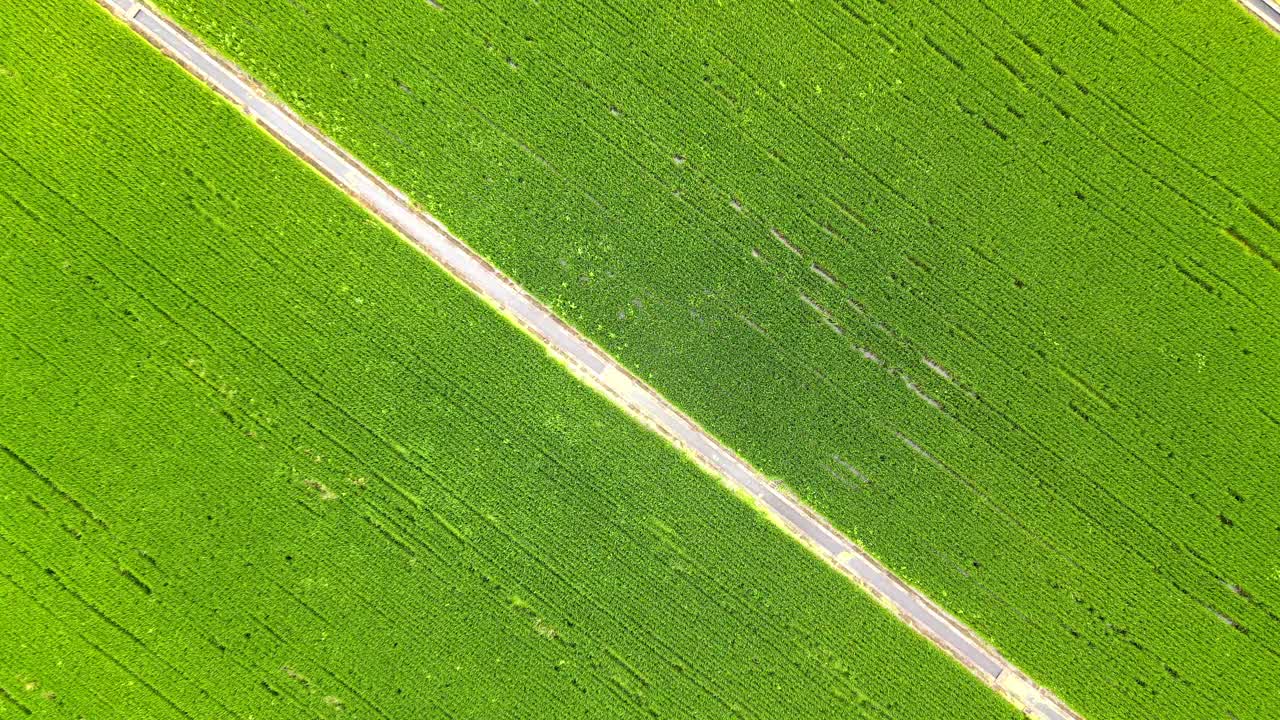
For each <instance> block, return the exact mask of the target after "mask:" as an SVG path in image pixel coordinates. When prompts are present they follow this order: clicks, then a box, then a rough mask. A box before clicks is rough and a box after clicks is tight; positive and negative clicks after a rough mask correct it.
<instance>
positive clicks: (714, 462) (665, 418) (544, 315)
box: [99, 0, 1079, 720]
mask: <svg viewBox="0 0 1280 720" xmlns="http://www.w3.org/2000/svg"><path fill="white" fill-rule="evenodd" d="M99 2H101V3H102V4H103V5H105V6H106V7H107V8H109V9H110V10H111V11H113V12H114V13H115V14H116V15H117V17H119V18H121V19H122V20H124V21H125V23H126V24H128V25H129V26H130V27H131V28H133V29H134V30H135V31H137V32H138V33H139V34H141V35H142V36H143V37H145V38H146V39H147V40H149V41H150V42H151V43H152V44H153V45H155V46H156V47H157V48H159V49H160V50H162V51H163V52H165V53H166V54H167V55H169V56H170V57H171V58H173V59H175V60H176V61H177V62H178V63H180V64H181V65H182V66H184V67H185V68H186V69H187V70H188V71H190V72H191V73H192V74H194V75H195V76H196V77H197V78H198V79H199V80H201V81H202V82H204V83H205V84H207V85H208V86H209V87H211V88H212V89H214V90H215V91H217V92H218V93H219V94H221V95H222V96H224V97H225V98H226V99H227V100H229V101H231V103H232V104H234V105H236V106H238V107H240V108H242V109H243V110H244V112H245V113H246V114H247V115H248V116H249V117H250V118H252V119H254V120H255V121H257V122H258V124H259V125H261V126H262V127H263V128H264V129H265V130H266V131H267V132H269V133H270V134H271V135H273V136H275V137H276V138H277V139H278V140H280V141H281V142H282V143H284V144H285V145H286V146H287V147H289V148H290V149H291V150H292V151H293V152H294V153H295V154H297V155H298V157H300V158H302V159H303V160H305V161H306V162H307V163H309V164H310V165H312V166H313V167H315V168H316V169H317V170H319V171H320V172H321V173H323V174H324V175H326V176H327V177H329V178H330V179H331V180H332V181H333V182H334V183H335V184H336V185H337V186H338V187H339V188H341V189H342V190H343V191H344V192H346V193H347V194H348V195H350V196H351V197H352V198H354V199H355V200H357V201H359V202H360V203H361V204H362V205H364V206H365V207H366V208H368V209H369V210H370V211H371V212H373V213H374V214H376V215H377V216H379V217H380V218H381V219H382V220H384V221H385V222H387V223H388V224H389V225H391V226H392V227H393V228H395V229H396V230H398V231H399V232H400V233H401V234H402V235H403V236H404V237H405V238H407V239H408V240H409V241H411V242H412V243H413V244H415V245H416V246H417V247H418V248H420V249H421V250H422V251H423V252H424V253H426V254H427V255H428V256H429V257H431V258H432V259H433V260H435V261H436V262H437V263H438V264H439V265H440V266H442V267H443V268H444V269H445V270H446V271H448V272H449V273H450V274H452V275H453V276H454V277H456V278H458V279H459V280H460V281H461V282H463V283H465V284H466V285H467V286H468V287H470V288H471V289H472V290H473V291H474V292H475V293H476V294H478V295H479V296H480V297H482V298H483V299H484V300H485V301H487V302H488V303H489V304H491V305H493V306H494V307H495V308H497V309H498V310H499V311H500V312H502V313H503V314H504V315H505V316H507V317H508V318H510V319H511V320H512V321H513V322H515V323H516V324H517V325H519V326H520V327H522V328H524V329H525V330H526V331H527V332H528V333H530V334H531V335H533V336H534V338H536V339H537V340H538V341H540V342H541V343H542V344H543V345H545V346H546V347H547V349H548V350H549V351H550V353H551V354H552V355H553V356H555V357H557V358H559V359H560V360H562V361H563V362H564V363H565V364H566V365H567V366H568V367H569V369H570V370H571V371H572V372H573V373H574V374H575V375H576V376H577V377H579V378H580V379H581V380H582V381H583V382H585V383H586V384H588V385H590V386H591V387H593V388H595V389H596V390H598V391H599V392H601V393H602V394H604V395H605V396H606V397H608V398H609V399H610V400H612V401H613V402H615V403H617V404H618V405H619V406H621V407H622V408H624V409H625V410H626V411H627V412H628V413H629V414H630V415H632V416H633V417H634V418H636V419H637V420H639V421H640V422H642V423H644V424H645V425H646V426H648V427H650V428H652V429H653V430H655V431H657V432H658V433H660V434H661V435H663V436H664V437H666V438H667V439H668V440H669V441H670V442H671V443H673V444H674V445H676V446H677V447H679V448H681V449H682V450H684V451H686V452H688V453H689V454H690V455H691V456H692V457H693V458H694V459H695V460H696V461H697V462H698V464H699V465H701V466H702V467H703V468H704V469H706V470H707V471H708V472H710V473H712V474H713V475H715V476H716V477H718V478H719V479H720V480H721V481H722V482H723V483H724V484H726V485H727V486H729V487H730V488H732V489H735V490H740V491H743V492H745V493H746V494H748V495H749V496H751V497H752V498H753V499H754V501H755V503H756V505H757V506H759V507H760V508H761V509H762V510H764V511H765V512H766V513H767V514H768V515H769V517H770V518H771V519H773V520H774V521H775V522H776V523H778V524H779V525H780V526H781V527H783V528H784V529H786V530H787V531H788V532H789V533H791V534H792V535H793V536H795V537H796V538H797V539H799V540H800V541H802V542H803V543H804V544H806V545H807V546H809V548H810V549H812V550H813V551H814V552H815V553H816V554H817V555H818V556H820V557H822V558H823V559H824V560H826V561H827V562H828V563H830V564H831V565H832V566H833V567H835V568H836V569H838V570H840V571H841V572H842V573H844V574H845V575H847V576H848V577H850V578H852V579H853V580H854V581H855V582H857V583H858V584H859V585H860V586H861V587H862V588H863V589H864V590H866V591H867V592H868V593H870V594H871V596H872V597H874V598H875V599H876V600H877V601H878V602H879V603H880V604H881V605H883V606H884V607H886V608H888V609H889V610H890V611H892V612H893V613H894V614H895V615H897V616H898V617H899V618H901V619H902V620H903V622H906V623H907V624H908V625H910V626H911V627H913V628H915V630H916V631H917V632H919V633H920V634H921V635H923V636H925V637H926V638H927V639H929V640H930V641H932V642H933V643H934V644H935V645H937V646H938V647H939V648H941V649H942V650H943V651H945V652H946V653H947V654H949V655H951V656H952V657H954V658H955V659H956V660H958V661H959V662H960V663H961V664H963V665H964V666H965V667H967V668H969V670H970V671H971V672H972V673H973V674H974V675H975V676H977V677H978V678H979V679H980V680H981V681H982V682H984V683H986V684H987V685H989V686H991V687H992V688H994V689H995V690H997V691H998V692H1000V693H1001V694H1002V695H1004V696H1005V697H1006V698H1008V699H1009V701H1010V702H1012V703H1013V704H1014V705H1015V706H1016V707H1018V708H1020V709H1021V710H1023V711H1024V712H1025V713H1026V714H1027V715H1028V716H1030V717H1032V718H1038V719H1041V720H1072V719H1078V718H1079V716H1078V715H1076V714H1075V713H1074V712H1072V711H1071V710H1070V709H1069V708H1068V707H1067V706H1066V705H1065V704H1064V703H1063V702H1062V701H1061V700H1059V699H1058V698H1056V697H1055V696H1054V695H1052V694H1051V693H1050V692H1048V691H1047V690H1045V689H1043V688H1041V687H1039V686H1038V685H1036V684H1035V683H1034V682H1032V681H1031V679H1030V678H1029V677H1028V676H1027V675H1026V674H1025V673H1023V672H1022V671H1021V670H1019V669H1018V668H1016V667H1014V666H1013V665H1012V664H1011V663H1010V662H1009V661H1008V660H1006V659H1005V658H1004V657H1003V656H1001V655H1000V654H999V653H998V652H996V650H995V649H994V648H991V647H990V646H988V645H987V644H986V643H984V642H983V641H981V640H980V639H979V638H978V637H977V636H976V634H974V632H973V631H972V630H970V629H969V628H968V627H966V626H965V625H964V624H963V623H961V622H960V621H959V620H958V619H956V618H955V617H953V616H952V615H950V614H949V613H947V612H946V611H944V610H943V609H942V608H941V607H939V606H938V605H936V604H934V603H933V602H932V601H931V600H929V599H928V598H926V597H925V596H924V595H922V594H921V593H920V592H918V591H916V590H915V589H914V588H912V587H910V586H909V585H907V584H906V583H905V582H903V581H902V580H900V579H899V578H898V577H897V576H895V575H894V574H893V573H892V572H890V571H889V569H888V568H886V567H884V566H883V565H881V564H880V563H879V562H878V561H876V560H875V559H874V558H872V557H871V556H870V555H868V554H867V553H866V552H865V551H864V550H863V549H862V548H861V547H859V546H858V545H856V544H854V543H853V542H852V541H850V540H849V539H848V538H846V537H845V536H844V535H842V534H840V533H839V532H837V531H836V530H835V529H834V528H832V527H831V526H830V525H829V524H828V523H827V522H826V521H825V520H824V519H823V518H822V517H821V516H820V515H818V514H817V513H815V512H814V511H812V510H810V509H809V508H808V507H807V506H805V505H804V504H803V503H802V502H800V501H799V500H798V499H796V498H795V497H793V496H792V495H791V494H790V493H789V492H787V491H786V490H783V489H780V488H777V487H774V486H773V484H772V483H770V482H769V481H768V480H767V479H766V478H765V477H764V476H763V475H761V474H760V473H759V472H758V471H756V470H755V469H754V468H752V467H751V466H750V465H748V464H747V463H746V462H745V461H743V460H742V458H740V457H738V455H737V454H736V453H734V452H733V451H732V450H730V449H729V448H727V447H726V446H724V445H723V444H721V443H720V442H719V441H718V440H716V439H715V438H714V437H712V436H711V435H710V434H708V433H707V432H706V431H705V430H703V429H702V428H700V427H699V426H698V425H697V424H695V423H694V422H693V421H692V420H690V419H689V418H687V417H686V416H684V415H683V414H682V413H681V412H680V411H679V410H677V409H676V408H675V407H674V406H673V405H671V403H669V402H668V401H667V400H665V399H664V398H663V397H662V396H660V395H658V393H657V392H655V391H654V390H653V389H652V388H650V387H649V386H648V385H646V384H645V383H644V382H643V381H641V380H640V379H638V378H636V377H635V376H633V375H631V373H629V372H627V370H626V369H625V368H623V367H622V365H620V364H619V363H618V362H617V361H616V360H614V359H613V358H612V357H610V356H609V355H608V354H606V353H605V352H604V351H603V350H601V349H600V348H598V347H597V346H596V345H595V344H593V343H592V342H591V341H590V340H588V339H587V338H585V337H584V336H582V335H580V334H579V333H578V332H577V331H575V330H573V329H572V328H570V327H569V326H568V325H567V324H565V323H564V322H563V321H561V320H560V318H558V317H556V315H555V314H554V313H552V312H551V310H549V309H548V308H546V307H545V306H543V305H542V304H541V303H539V302H538V301H537V300H535V299H534V298H533V296H532V295H530V294H529V293H527V292H525V291H524V290H523V289H522V288H520V287H519V286H518V285H516V284H515V283H514V282H512V281H511V280H510V279H509V278H507V277H506V276H505V275H503V274H502V273H501V272H499V271H498V270H497V269H496V268H494V267H493V266H492V265H490V264H489V263H488V262H486V261H485V260H484V259H483V258H481V257H480V256H478V255H476V254H475V253H474V252H472V251H471V249H470V248H468V247H467V246H466V245H464V244H463V243H462V241H460V240H458V239H457V238H455V237H453V236H452V235H450V234H449V233H448V231H447V230H445V229H444V227H443V226H442V225H441V224H440V223H438V222H437V221H436V220H435V219H434V218H432V217H431V216H430V215H428V214H426V213H424V212H422V211H420V210H418V209H416V208H415V207H414V206H413V204H412V202H411V201H410V200H409V199H408V197H406V196H405V195H404V194H403V193H402V192H400V191H399V190H396V189H395V188H393V187H391V186H389V185H388V184H386V183H385V182H383V181H382V180H381V179H380V178H379V177H378V176H377V175H375V174H374V173H373V172H372V171H371V170H369V169H368V168H366V167H365V166H364V165H362V164H361V163H360V162H359V161H357V160H355V159H354V158H352V157H350V156H349V155H347V154H346V153H345V152H344V151H342V150H341V149H339V148H338V147H337V146H336V145H334V144H333V143H332V142H330V141H329V140H328V139H327V138H325V137H324V136H323V135H322V134H320V132H319V131H318V130H316V129H315V128H313V127H311V126H309V125H307V124H306V123H304V122H303V121H302V120H301V119H299V118H298V117H297V116H296V115H294V114H293V112H292V111H290V110H288V109H287V108H286V107H285V106H284V105H283V103H279V102H277V101H274V100H272V99H269V96H268V95H267V94H266V93H265V92H264V91H263V90H262V89H261V88H259V87H258V86H257V85H256V83H254V82H253V81H252V80H251V79H249V78H247V77H246V76H245V75H244V74H243V73H241V72H240V71H239V69H238V68H236V67H235V66H234V65H232V64H231V63H229V62H228V61H226V60H224V59H222V58H220V57H217V56H215V55H214V54H213V53H212V52H210V51H208V50H206V49H204V48H203V47H202V46H200V45H199V44H198V43H197V42H196V41H195V40H194V39H192V38H191V37H190V36H188V35H187V34H186V33H185V32H184V31H183V30H182V29H180V28H179V27H178V26H177V25H175V24H174V23H172V22H171V21H170V20H168V18H166V17H164V16H162V15H160V14H159V13H157V12H155V11H153V10H152V9H150V8H148V7H145V6H143V5H141V4H138V3H136V2H134V1H133V0H99Z"/></svg>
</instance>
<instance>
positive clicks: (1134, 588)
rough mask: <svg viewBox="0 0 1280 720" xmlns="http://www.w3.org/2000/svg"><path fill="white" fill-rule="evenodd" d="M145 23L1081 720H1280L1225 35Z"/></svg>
mask: <svg viewBox="0 0 1280 720" xmlns="http://www.w3.org/2000/svg"><path fill="white" fill-rule="evenodd" d="M1126 1H1127V0H1126ZM160 5H161V6H162V7H164V8H166V9H167V10H169V11H171V12H172V13H173V15H174V16H175V17H176V18H177V19H178V20H180V21H182V22H184V23H185V24H186V25H187V26H188V27H190V28H192V29H193V30H195V31H197V32H198V33H200V34H202V35H203V36H204V37H206V38H207V39H208V40H209V41H210V42H211V43H212V44H213V45H215V46H217V47H218V48H220V49H222V50H223V51H225V52H226V53H228V54H229V55H230V56H232V57H233V58H234V59H236V60H237V61H238V62H240V63H241V64H242V65H243V66H244V67H246V68H247V69H248V70H250V71H251V72H252V73H254V74H255V75H256V76H257V77H259V78H261V79H262V80H263V81H264V82H266V83H268V84H269V85H270V86H271V87H272V88H274V89H275V90H276V91H277V92H278V94H279V95H280V96H281V97H282V98H284V99H285V100H287V101H289V102H291V103H292V104H293V105H294V106H295V107H297V108H298V109H299V110H300V111H302V112H303V113H304V114H305V115H306V116H307V117H308V118H310V119H311V120H313V121H314V122H316V123H317V124H318V125H320V126H321V127H322V128H324V129H325V130H326V131H327V132H329V133H331V134H332V135H333V136H334V137H336V138H337V139H338V140H339V141H340V142H342V143H343V144H345V145H346V146H347V147H348V148H349V149H351V150H353V151H354V152H355V153H356V154H357V155H359V156H360V157H361V158H362V159H364V160H365V161H366V162H368V163H369V164H370V165H371V166H373V167H374V168H375V169H377V170H378V171H379V172H381V173H383V174H384V176H385V177H387V178H389V179H390V180H391V181H392V182H394V183H396V184H397V185H399V186H400V187H402V188H404V189H406V190H407V191H408V192H410V194H411V195H413V196H414V197H415V198H417V199H418V200H419V201H421V202H422V203H423V205H424V206H426V207H427V208H428V209H430V210H431V211H432V212H433V213H435V214H437V215H438V217H440V218H441V219H442V220H444V221H445V222H446V223H447V224H449V226H450V227H451V228H452V229H453V230H454V231H455V232H456V233H457V234H458V235H459V236H460V237H462V238H463V239H464V240H465V241H466V242H468V243H469V244H471V245H472V246H473V247H475V248H476V249H477V250H479V251H480V252H482V253H483V254H485V255H487V256H488V257H490V258H491V259H493V260H494V261H495V262H496V263H497V264H498V265H499V266H500V267H502V268H504V269H505V270H507V271H508V272H509V273H511V274H512V275H513V276H514V277H515V278H517V279H518V280H519V281H520V282H521V283H523V284H525V286H526V287H528V288H529V289H531V290H532V291H534V292H535V293H536V294H538V295H539V296H540V297H541V298H543V299H544V300H546V301H547V302H549V303H550V304H552V305H554V306H555V307H556V308H557V309H558V310H559V311H560V312H561V313H563V314H564V315H565V316H566V317H567V318H569V319H570V320H571V321H573V322H574V323H576V324H577V326H578V327H579V328H581V329H582V330H584V331H586V332H587V333H589V334H591V335H592V336H593V337H594V338H596V339H597V340H599V341H600V342H601V343H602V344H603V345H604V346H606V347H607V348H609V349H610V350H611V351H612V352H614V353H615V354H616V355H617V357H619V358H620V359H622V360H623V361H624V362H626V363H627V364H628V365H629V366H630V367H631V368H633V369H634V370H636V371H637V372H639V373H640V374H642V375H643V376H644V377H646V378H647V379H648V380H650V381H651V382H652V384H654V385H655V386H656V387H657V388H659V389H660V390H661V391H663V392H664V393H665V394H666V395H667V396H668V397H669V398H671V399H672V400H673V401H674V402H676V403H677V404H679V405H680V406H681V407H683V408H684V409H685V410H687V411H688V412H690V413H691V414H692V415H693V416H694V417H695V418H697V419H699V420H700V421H701V422H702V423H703V424H704V425H705V426H707V427H708V428H709V429H711V430H712V431H713V432H715V433H716V434H718V435H719V436H720V437H721V438H722V439H724V440H725V441H726V442H728V443H729V444H731V445H733V446H734V447H736V448H737V449H739V451H740V452H742V453H743V454H744V455H745V456H746V457H747V458H748V459H750V460H751V461H753V462H754V463H755V464H756V465H757V466H759V467H760V468H762V469H763V470H764V471H765V472H767V473H769V474H770V475H773V476H776V477H779V478H782V479H783V480H785V481H786V482H787V483H788V484H789V485H790V486H791V487H792V488H794V489H795V490H796V491H797V492H798V493H799V494H801V495H802V496H803V497H804V498H805V499H807V500H808V501H809V502H811V503H812V504H813V505H814V506H815V507H816V508H818V509H819V510H820V511H821V512H823V513H825V514H826V515H827V516H828V517H829V518H831V519H832V521H833V522H835V523H836V524H837V525H838V526H840V527H841V528H843V529H844V530H845V531H847V532H848V533H849V534H850V535H851V536H853V537H855V538H857V539H859V540H861V541H862V542H863V543H864V544H865V545H866V546H867V547H868V548H870V549H871V550H872V551H873V552H874V553H876V554H877V555H878V556H879V557H881V558H882V559H884V560H885V561H886V562H887V563H888V564H889V565H890V566H892V567H893V568H895V569H897V570H899V571H901V573H902V574H903V575H904V576H905V577H907V578H909V579H911V580H912V581H914V582H916V583H918V584H919V585H920V586H921V587H922V588H924V589H925V590H926V591H927V592H928V593H929V594H930V595H932V596H933V597H935V598H936V599H938V600H939V601H941V602H942V603H944V604H945V605H947V606H948V607H949V608H951V609H952V610H953V611H955V612H956V613H958V614H960V615H961V616H962V617H963V618H965V619H966V620H967V621H968V622H970V623H971V624H972V625H973V626H975V627H976V628H978V629H979V630H980V631H981V632H983V633H984V634H985V635H987V636H988V637H989V638H991V639H992V640H993V641H994V642H995V643H996V644H998V645H999V646H1000V647H1001V648H1002V649H1004V650H1005V651H1006V652H1007V653H1008V654H1009V656H1010V657H1011V658H1012V659H1013V660H1014V661H1015V662H1017V663H1019V664H1021V665H1022V666H1023V667H1024V668H1026V669H1027V670H1028V671H1029V672H1030V673H1031V674H1032V675H1033V676H1034V677H1037V678H1039V679H1042V680H1044V681H1045V682H1046V683H1048V684H1049V685H1050V686H1051V687H1053V688H1054V689H1056V690H1058V691H1059V693H1060V694H1061V695H1062V696H1063V697H1064V698H1065V699H1066V700H1067V701H1068V702H1069V703H1070V704H1072V705H1073V706H1074V707H1076V708H1078V709H1079V710H1081V711H1082V712H1083V713H1084V714H1085V715H1087V716H1089V717H1099V718H1103V717H1107V718H1111V717H1114V718H1144V719H1145V718H1153V717H1159V718H1197V719H1198V718H1206V717H1227V716H1231V717H1236V718H1242V719H1243V718H1267V717H1272V716H1273V714H1274V709H1275V708H1276V707H1280V661H1278V659H1277V658H1278V657H1280V616H1278V615H1277V612H1278V611H1277V606H1278V605H1280V560H1278V558H1280V500H1278V499H1277V494H1276V492H1275V491H1276V489H1277V467H1278V466H1280V373H1277V371H1276V368H1277V367H1280V329H1278V327H1277V321H1276V318H1277V316H1278V315H1280V275H1278V274H1277V273H1278V271H1280V182H1278V181H1277V175H1276V173H1277V171H1276V168H1277V166H1280V152H1278V149H1280V73H1277V72H1274V69H1275V68H1276V67H1280V39H1277V37H1275V36H1274V35H1273V34H1271V33H1270V32H1268V31H1267V30H1266V29H1265V28H1264V27H1263V26H1262V25H1261V24H1260V23H1258V22H1257V21H1256V20H1255V19H1253V18H1252V17H1251V16H1249V15H1248V14H1247V13H1246V12H1245V11H1244V10H1243V9H1241V8H1239V7H1237V6H1236V5H1235V4H1234V3H1232V2H1229V0H1192V1H1190V2H1172V1H1171V0H1153V1H1152V2H1145V3H1128V4H1127V5H1126V4H1122V3H1121V2H1120V1H1118V0H1072V1H1070V2H1068V1H1067V0H1060V1H1058V2H1046V3H1020V2H1013V1H1012V0H960V1H959V2H956V3H948V2H936V1H933V0H901V1H898V2H867V1H854V0H849V1H847V2H834V1H830V2H829V1H825V0H824V1H821V2H819V1H817V0H814V1H800V2H787V3H778V2H759V1H753V2H730V3H711V2H695V3H685V4H679V5H674V4H670V3H658V2H651V1H643V0H637V1H636V2H628V3H617V2H576V3H574V2H569V3H559V2H542V3H526V2H518V3H515V2H511V3H493V2H479V1H471V0H441V2H439V3H428V2H425V1H423V0H375V1H374V2H368V3H361V4H359V5H358V6H355V5H343V4H342V3H321V2H313V1H311V0H289V1H284V0H160ZM437 5H440V6H443V9H439V8H437V7H436V6H437ZM850 467H852V468H856V469H857V474H855V473H854V472H852V471H851V470H849V468H850ZM860 476H861V477H860ZM862 477H865V479H866V480H865V481H864V480H862V479H861V478H862Z"/></svg>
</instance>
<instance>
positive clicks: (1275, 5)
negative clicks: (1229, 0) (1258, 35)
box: [1240, 0, 1280, 32]
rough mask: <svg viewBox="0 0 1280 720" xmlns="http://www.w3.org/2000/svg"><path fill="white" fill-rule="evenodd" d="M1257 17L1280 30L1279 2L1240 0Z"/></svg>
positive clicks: (1270, 0)
mask: <svg viewBox="0 0 1280 720" xmlns="http://www.w3.org/2000/svg"><path fill="white" fill-rule="evenodd" d="M1240 4H1241V5H1244V6H1245V7H1246V8H1248V9H1249V11H1250V12H1252V13H1253V14H1254V15H1257V16H1258V19H1259V20H1261V21H1262V22H1264V23H1266V24H1267V25H1269V26H1270V27H1271V29H1272V30H1275V31H1276V32H1280V2H1276V0H1240Z"/></svg>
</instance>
